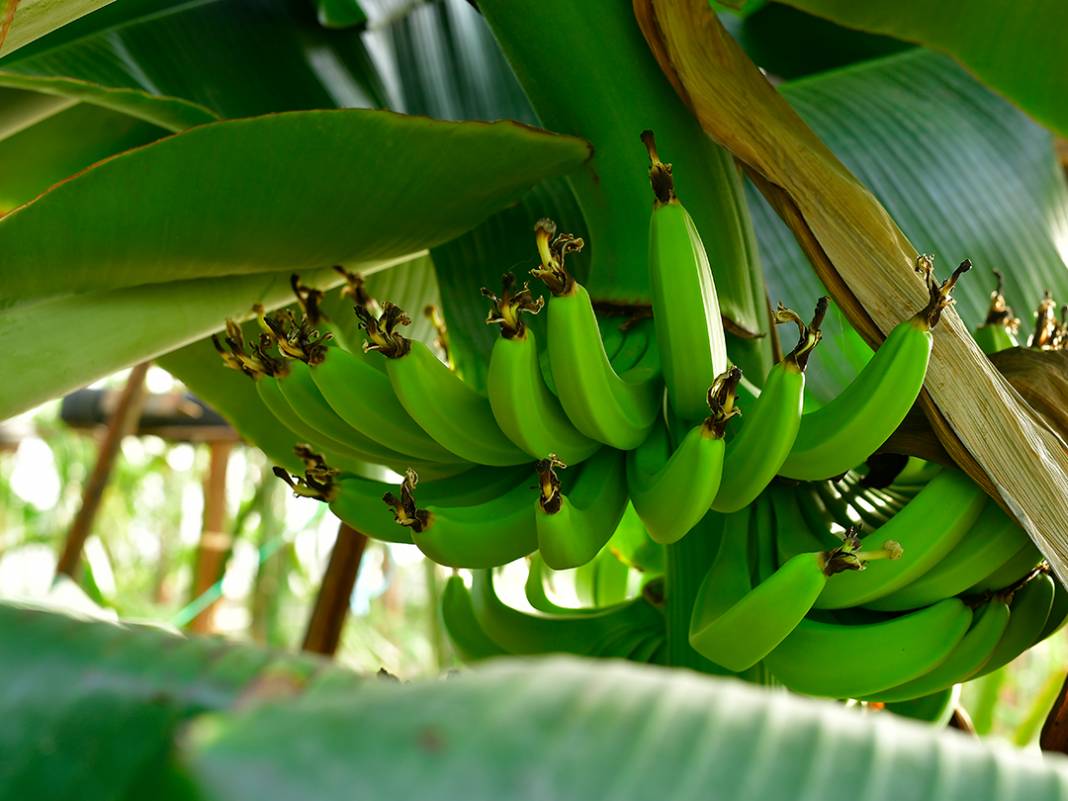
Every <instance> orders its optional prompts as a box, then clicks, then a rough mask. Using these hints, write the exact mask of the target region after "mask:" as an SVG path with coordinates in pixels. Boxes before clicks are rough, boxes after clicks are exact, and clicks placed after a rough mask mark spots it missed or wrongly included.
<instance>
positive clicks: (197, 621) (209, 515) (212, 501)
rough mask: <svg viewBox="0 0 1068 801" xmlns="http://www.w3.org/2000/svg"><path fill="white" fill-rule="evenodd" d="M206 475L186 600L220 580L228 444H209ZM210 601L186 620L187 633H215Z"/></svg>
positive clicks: (225, 543)
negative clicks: (209, 451) (187, 623)
mask: <svg viewBox="0 0 1068 801" xmlns="http://www.w3.org/2000/svg"><path fill="white" fill-rule="evenodd" d="M209 447H210V448H211V460H210V462H209V463H208V475H207V478H206V479H205V481H204V523H203V527H202V528H201V532H200V544H199V545H198V546H197V556H196V567H195V568H194V571H193V591H192V593H191V595H190V600H194V599H196V598H199V597H200V596H201V595H203V594H204V593H205V592H207V591H208V590H210V589H211V587H212V585H214V584H215V582H217V581H218V580H219V579H220V578H222V574H223V567H224V564H225V562H226V555H227V554H228V553H229V552H230V534H229V533H227V531H226V466H227V465H228V464H229V463H230V453H231V452H232V451H233V449H234V444H233V443H232V442H226V441H222V442H212V443H211V444H210V445H209ZM217 608H218V601H217V600H216V601H213V602H212V603H211V604H209V605H208V606H206V607H204V609H202V610H201V611H200V612H198V613H197V615H196V617H194V618H193V619H192V620H190V621H189V630H190V631H195V632H197V633H199V634H208V633H210V632H212V631H214V630H215V611H216V609H217Z"/></svg>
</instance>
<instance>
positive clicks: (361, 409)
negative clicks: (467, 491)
mask: <svg viewBox="0 0 1068 801" xmlns="http://www.w3.org/2000/svg"><path fill="white" fill-rule="evenodd" d="M372 357H373V358H372ZM375 362H377V363H378V366H377V367H376V366H374V363H375ZM379 368H381V369H379ZM384 368H385V365H384V364H383V363H382V359H380V358H379V357H377V356H375V355H374V354H367V353H364V352H363V351H359V352H357V353H350V352H349V351H347V350H344V349H343V348H332V349H330V350H329V351H328V352H327V354H326V358H324V359H323V360H322V361H321V362H319V363H318V364H313V365H311V371H310V372H311V377H312V380H313V381H314V382H315V386H316V387H318V389H319V392H321V393H322V396H323V398H324V399H325V400H326V402H327V403H328V404H329V405H330V408H331V409H333V410H334V411H335V412H336V413H337V415H338V416H339V417H340V418H341V419H342V420H344V421H345V422H346V423H348V425H350V426H351V427H352V428H355V429H357V430H358V431H360V432H361V433H362V434H363V435H364V436H366V437H370V438H371V439H373V440H375V441H376V442H378V443H379V444H380V445H385V446H387V447H390V448H394V449H396V450H398V451H400V452H401V453H404V454H407V455H408V457H409V458H410V459H417V460H420V461H422V462H447V463H448V462H456V461H457V456H456V455H455V454H454V453H452V452H451V451H449V450H447V449H445V448H443V447H442V446H441V445H439V444H438V443H437V442H435V441H434V439H433V438H432V437H431V436H430V435H429V434H427V433H426V432H425V431H424V430H423V429H422V428H420V427H419V424H418V423H416V422H415V420H413V419H412V418H411V415H409V414H408V412H406V411H405V410H404V407H403V406H402V405H401V403H400V401H399V400H397V396H396V394H394V392H393V387H392V385H391V384H390V382H389V377H388V376H387V375H386V373H385V369H384Z"/></svg>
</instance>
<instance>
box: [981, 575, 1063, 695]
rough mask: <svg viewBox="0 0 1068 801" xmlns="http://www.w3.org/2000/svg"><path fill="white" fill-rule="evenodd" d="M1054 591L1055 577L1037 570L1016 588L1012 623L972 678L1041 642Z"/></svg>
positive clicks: (1013, 599)
mask: <svg viewBox="0 0 1068 801" xmlns="http://www.w3.org/2000/svg"><path fill="white" fill-rule="evenodd" d="M1055 591H1056V585H1055V584H1054V581H1053V579H1052V578H1050V577H1049V575H1048V574H1047V573H1044V572H1042V571H1038V572H1036V573H1035V574H1034V575H1033V576H1032V577H1031V578H1030V579H1029V580H1028V581H1027V582H1026V583H1025V584H1024V585H1023V586H1021V587H1019V588H1018V589H1016V590H1014V591H1013V594H1012V604H1011V606H1010V608H1011V610H1012V614H1011V615H1010V616H1009V625H1008V626H1007V627H1006V628H1005V633H1004V634H1003V635H1001V640H1000V641H999V642H998V644H997V647H995V648H994V652H993V653H992V654H991V655H990V659H988V660H987V661H986V663H985V664H984V665H983V666H982V669H981V670H979V671H978V672H976V673H974V674H973V675H972V676H971V678H973V679H977V678H979V677H980V676H985V675H986V674H987V673H993V672H994V671H995V670H997V669H998V668H1001V667H1004V666H1005V665H1007V664H1009V662H1011V661H1012V660H1014V659H1015V658H1016V657H1018V656H1019V655H1020V654H1022V653H1023V652H1024V651H1026V650H1027V649H1028V648H1030V647H1031V646H1032V645H1034V644H1035V643H1036V642H1038V640H1039V638H1040V637H1041V636H1042V632H1043V631H1044V630H1045V628H1046V621H1047V620H1048V619H1049V615H1050V610H1051V609H1052V608H1053V596H1054V593H1055Z"/></svg>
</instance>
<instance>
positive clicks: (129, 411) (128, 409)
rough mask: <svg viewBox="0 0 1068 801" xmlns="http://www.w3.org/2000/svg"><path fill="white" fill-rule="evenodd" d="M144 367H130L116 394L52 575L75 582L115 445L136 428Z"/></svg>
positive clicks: (117, 451)
mask: <svg viewBox="0 0 1068 801" xmlns="http://www.w3.org/2000/svg"><path fill="white" fill-rule="evenodd" d="M148 366H149V362H142V363H141V364H137V365H134V367H133V369H131V370H130V376H129V378H127V379H126V386H125V387H123V390H122V393H121V394H120V395H119V402H118V404H117V405H116V406H115V411H113V412H112V413H111V419H110V420H109V421H108V427H107V429H106V430H105V432H104V438H103V440H101V442H100V450H99V451H98V452H97V456H96V464H95V465H94V466H93V472H92V473H91V474H90V476H89V480H88V481H87V482H86V484H85V489H83V490H82V505H81V508H80V509H78V514H77V515H75V517H74V522H73V523H71V525H70V530H69V531H68V532H67V539H66V541H65V542H64V543H63V552H62V553H61V554H60V556H59V562H58V563H57V564H56V576H59V575H60V574H62V575H66V576H70V578H71V579H73V580H74V581H77V580H78V579H77V577H76V576H75V571H76V570H77V568H78V564H79V563H80V562H81V558H82V551H83V550H84V548H85V541H86V540H87V539H88V538H89V534H90V533H92V530H93V520H94V518H95V517H96V513H97V510H98V509H99V508H100V501H101V499H102V498H103V496H104V489H105V487H107V484H108V478H109V477H110V476H111V468H112V467H113V466H114V464H115V457H116V456H117V455H118V453H119V445H121V444H122V438H123V437H124V436H126V434H127V433H129V432H130V431H131V430H132V429H133V428H134V427H135V426H136V424H137V420H138V419H139V418H140V416H141V404H142V402H143V401H144V397H145V392H144V388H145V375H146V374H147V373H148Z"/></svg>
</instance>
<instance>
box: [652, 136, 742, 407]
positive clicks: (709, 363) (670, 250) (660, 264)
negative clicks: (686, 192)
mask: <svg viewBox="0 0 1068 801" xmlns="http://www.w3.org/2000/svg"><path fill="white" fill-rule="evenodd" d="M642 141H643V142H644V143H645V146H646V148H647V149H648V151H649V162H650V168H649V180H650V182H651V183H652V186H653V196H654V202H653V213H652V217H651V218H650V221H649V291H650V297H651V299H652V303H653V323H654V325H655V327H656V343H657V347H658V348H659V349H660V364H661V367H662V368H663V371H664V383H665V384H666V385H667V393H668V402H669V403H670V404H671V408H672V409H673V410H674V412H675V414H676V415H677V416H678V417H679V418H680V419H682V420H683V421H685V422H687V423H689V424H693V423H696V422H697V421H699V420H701V418H703V417H704V416H705V414H706V412H707V408H706V403H705V395H706V393H707V392H708V388H709V386H711V385H712V382H713V381H715V380H716V377H717V376H720V375H722V374H723V373H724V371H725V370H726V369H727V346H726V340H725V337H724V335H723V321H722V319H721V316H720V311H719V299H718V297H717V296H716V284H715V281H713V280H712V270H711V268H710V267H709V265H708V254H707V253H706V252H705V246H704V245H703V244H702V242H701V235H700V234H698V233H697V227H696V226H695V225H694V223H693V220H692V219H691V218H690V215H689V214H688V213H687V211H686V209H685V208H684V207H683V205H682V203H680V202H679V199H678V197H677V196H676V194H675V182H674V180H673V179H672V177H671V165H670V164H664V163H663V162H662V161H660V157H659V156H658V155H657V153H656V142H655V141H654V139H653V132H652V131H644V132H643V133H642Z"/></svg>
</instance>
